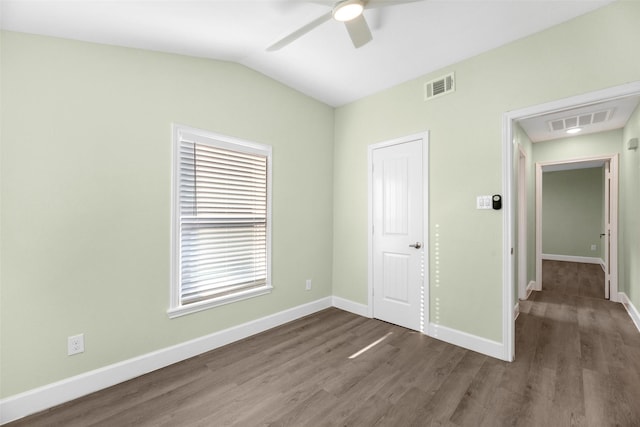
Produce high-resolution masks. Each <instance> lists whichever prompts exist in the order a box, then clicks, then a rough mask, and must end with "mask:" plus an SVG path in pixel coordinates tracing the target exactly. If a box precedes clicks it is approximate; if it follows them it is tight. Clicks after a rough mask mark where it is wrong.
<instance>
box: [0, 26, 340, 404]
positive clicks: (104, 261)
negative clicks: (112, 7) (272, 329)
mask: <svg viewBox="0 0 640 427" xmlns="http://www.w3.org/2000/svg"><path fill="white" fill-rule="evenodd" d="M1 59H2V81H1V83H2V105H1V108H2V110H1V118H2V125H3V126H2V134H1V137H2V146H1V154H2V164H1V166H2V183H1V186H2V187H1V193H2V223H1V227H2V228H1V229H2V242H1V249H2V252H1V257H2V258H1V265H2V271H1V283H2V300H1V304H2V305H1V307H0V308H1V318H0V319H1V331H0V332H1V335H2V345H1V347H2V350H1V359H2V362H1V363H2V365H1V366H0V370H1V372H2V378H1V384H2V385H1V387H2V390H1V396H3V397H6V396H10V395H13V394H16V393H19V392H23V391H25V390H29V389H33V388H35V387H38V386H42V385H45V384H48V383H51V382H54V381H57V380H61V379H64V378H67V377H70V376H73V375H75V374H79V373H82V372H86V371H90V370H93V369H97V368H100V367H103V366H106V365H109V364H112V363H116V362H120V361H123V360H127V359H129V358H132V357H135V356H140V355H142V354H146V353H149V352H152V351H154V350H158V349H162V348H166V347H168V346H171V345H175V344H178V343H182V342H185V341H187V340H190V339H193V338H197V337H201V336H204V335H207V334H210V333H213V332H215V331H219V330H222V329H225V328H228V327H230V326H233V325H238V324H241V323H244V322H246V321H249V320H253V319H256V318H260V317H263V316H266V315H269V314H272V313H276V312H280V311H282V310H285V309H287V308H290V307H294V306H298V305H300V304H303V303H306V302H310V301H313V300H317V299H319V298H322V297H326V296H329V295H331V292H332V291H331V270H332V265H331V263H332V258H331V252H332V235H331V230H332V204H333V199H332V188H333V185H332V163H333V109H332V108H330V107H328V106H327V105H324V104H322V103H320V102H318V101H315V100H313V99H311V98H309V97H306V96H304V95H302V94H300V93H298V92H296V91H294V90H292V89H290V88H287V87H285V86H283V85H281V84H279V83H276V82H275V81H273V80H271V79H269V78H267V77H265V76H263V75H261V74H259V73H257V72H255V71H252V70H250V69H248V68H246V67H244V66H241V65H237V64H232V63H225V62H218V61H211V60H204V59H196V58H190V57H184V56H177V55H169V54H162V53H154V52H149V51H142V50H134V49H126V48H120V47H110V46H103V45H96V44H90V43H81V42H75V41H67V40H61V39H54V38H47V37H39V36H30V35H24V34H18V33H4V34H3V36H2V53H1ZM172 122H176V123H180V124H184V125H188V126H193V127H198V128H202V129H206V130H210V131H214V132H218V133H222V134H226V135H230V136H233V137H237V138H242V139H247V140H251V141H255V142H259V143H263V144H270V145H272V146H273V285H274V290H273V292H272V293H271V294H270V295H266V296H261V297H257V298H253V299H250V300H246V301H242V302H239V303H235V304H231V305H225V306H221V307H217V308H215V309H212V310H207V311H203V312H199V313H197V314H192V315H188V316H183V317H180V318H176V319H172V320H170V319H169V318H168V317H167V314H166V311H167V309H168V307H169V255H170V211H171V209H170V208H171V199H170V190H171V123H172ZM301 242H304V244H301ZM305 279H313V289H312V290H311V291H305V290H304V284H305ZM78 333H84V334H85V341H86V351H85V353H83V354H80V355H76V356H72V357H68V356H67V354H66V345H67V344H66V340H67V336H69V335H74V334H78Z"/></svg>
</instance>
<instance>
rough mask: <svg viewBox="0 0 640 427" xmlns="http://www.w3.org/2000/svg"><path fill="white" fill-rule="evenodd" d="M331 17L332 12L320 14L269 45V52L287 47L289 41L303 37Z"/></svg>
mask: <svg viewBox="0 0 640 427" xmlns="http://www.w3.org/2000/svg"><path fill="white" fill-rule="evenodd" d="M330 19H331V12H329V13H326V14H324V15H322V16H320V17H319V18H316V19H314V20H313V21H311V22H309V23H308V24H306V25H303V26H302V27H300V28H298V29H297V30H295V31H294V32H293V33H291V34H289V35H288V36H286V37H284V38H282V39H280V40H278V41H277V42H275V43H274V44H272V45H271V46H269V47H268V48H267V51H268V52H273V51H276V50H279V49H282V48H283V47H285V46H286V45H288V44H289V43H292V42H293V41H295V40H297V39H299V38H300V37H302V36H304V35H305V34H307V33H308V32H309V31H311V30H313V29H314V28H316V27H317V26H319V25H321V24H324V23H325V22H327V21H328V20H330Z"/></svg>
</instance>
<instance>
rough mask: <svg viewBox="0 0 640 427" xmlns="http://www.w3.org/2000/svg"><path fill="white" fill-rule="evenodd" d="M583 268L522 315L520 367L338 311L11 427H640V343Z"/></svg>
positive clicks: (548, 284)
mask: <svg viewBox="0 0 640 427" xmlns="http://www.w3.org/2000/svg"><path fill="white" fill-rule="evenodd" d="M574 267H575V271H578V270H579V268H578V267H579V266H577V267H576V266H567V265H565V266H562V265H561V266H555V267H553V268H556V269H557V270H558V271H559V270H563V271H565V270H566V272H567V273H566V274H563V276H565V277H575V278H573V279H567V280H566V281H567V282H571V283H570V286H561V282H562V280H560V279H558V277H556V276H555V275H553V274H551V273H549V271H546V272H545V283H543V289H544V290H543V291H542V292H537V293H533V295H532V296H531V297H530V299H529V300H528V301H523V302H521V314H520V316H519V318H518V319H517V322H516V329H517V332H516V336H517V343H516V361H515V362H512V363H506V362H502V361H499V360H496V359H493V358H490V357H487V356H483V355H480V354H478V353H475V352H472V351H469V350H464V349H462V348H459V347H456V346H452V345H449V344H446V343H444V342H441V341H438V340H436V339H432V338H429V337H427V336H424V335H422V334H420V333H416V332H412V331H409V330H406V329H403V328H401V327H398V326H394V325H390V324H387V323H385V322H381V321H378V320H373V319H367V318H363V317H359V316H356V315H353V314H351V313H347V312H344V311H340V310H338V309H328V310H324V311H322V312H319V313H317V314H314V315H312V316H309V317H306V318H303V319H300V320H298V321H295V322H292V323H289V324H287V325H283V326H281V327H279V328H275V329H273V330H270V331H268V332H265V333H262V334H259V335H257V336H254V337H251V338H249V339H246V340H243V341H241V342H237V343H234V344H231V345H228V346H226V347H223V348H220V349H217V350H214V351H211V352H209V353H206V354H203V355H201V356H199V357H195V358H193V359H189V360H187V361H185V362H182V363H178V364H175V365H172V366H169V367H167V368H164V369H161V370H159V371H156V372H154V373H151V374H148V375H145V376H142V377H139V378H136V379H133V380H131V381H128V382H125V383H123V384H119V385H117V386H114V387H111V388H109V389H106V390H103V391H100V392H98V393H95V394H92V395H89V396H86V397H84V398H81V399H78V400H76V401H74V402H70V403H68V404H65V405H62V406H60V407H57V408H53V409H51V410H48V411H45V412H43V413H40V414H36V415H34V416H31V417H28V418H25V419H23V420H19V421H17V422H14V423H11V424H9V425H11V426H83V427H84V426H134V425H135V426H225V425H234V426H491V427H494V426H545V427H558V426H594V427H604V426H640V333H639V332H638V330H637V329H636V328H635V326H634V325H633V323H632V322H631V320H630V318H629V316H628V315H627V313H626V312H625V311H624V308H623V307H622V306H621V305H620V304H615V303H612V302H609V301H606V300H604V299H603V298H602V297H594V296H592V293H591V292H594V293H595V291H596V290H595V289H592V290H590V291H587V290H584V289H580V288H581V287H582V282H583V280H584V281H586V282H588V283H591V282H593V283H595V279H593V278H585V277H583V276H589V274H588V273H584V274H582V276H581V275H580V274H576V275H574V274H573V273H569V272H570V271H573V270H572V269H573V268H574ZM553 268H552V269H551V270H553ZM596 273H597V272H596ZM580 277H582V279H580ZM575 280H578V281H579V283H578V284H577V285H576V284H575V283H573V282H574V281H575ZM594 288H595V287H594ZM383 337H386V338H385V339H384V340H383V341H382V342H380V343H379V344H378V345H376V346H375V347H373V348H371V349H370V350H368V351H366V352H364V353H363V354H361V355H360V356H358V357H356V358H353V359H349V356H351V355H353V354H354V353H356V352H357V351H359V350H360V349H362V348H364V347H365V346H367V345H369V344H371V343H372V342H374V341H376V340H378V339H380V338H383Z"/></svg>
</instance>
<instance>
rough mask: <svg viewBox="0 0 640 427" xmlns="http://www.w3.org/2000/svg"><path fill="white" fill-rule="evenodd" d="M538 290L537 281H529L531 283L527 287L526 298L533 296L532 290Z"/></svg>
mask: <svg viewBox="0 0 640 427" xmlns="http://www.w3.org/2000/svg"><path fill="white" fill-rule="evenodd" d="M535 290H536V281H535V280H532V281H530V282H529V284H528V285H527V289H526V292H525V293H526V294H527V296H526V298H525V299H529V297H530V296H531V292H533V291H535Z"/></svg>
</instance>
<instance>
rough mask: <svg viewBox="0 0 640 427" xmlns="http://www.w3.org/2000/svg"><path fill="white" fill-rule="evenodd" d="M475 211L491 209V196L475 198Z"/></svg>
mask: <svg viewBox="0 0 640 427" xmlns="http://www.w3.org/2000/svg"><path fill="white" fill-rule="evenodd" d="M476 209H491V196H478V197H476Z"/></svg>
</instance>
